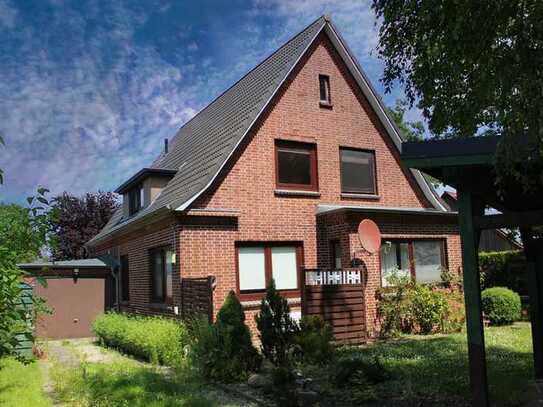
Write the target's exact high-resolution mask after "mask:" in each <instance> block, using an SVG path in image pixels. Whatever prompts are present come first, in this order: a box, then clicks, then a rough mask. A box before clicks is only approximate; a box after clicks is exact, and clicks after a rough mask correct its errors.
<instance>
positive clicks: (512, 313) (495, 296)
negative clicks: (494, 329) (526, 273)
mask: <svg viewBox="0 0 543 407" xmlns="http://www.w3.org/2000/svg"><path fill="white" fill-rule="evenodd" d="M481 301H482V307H483V313H484V315H485V317H486V318H488V319H489V320H490V323H491V324H492V325H507V324H512V323H513V322H514V321H517V320H519V319H520V310H521V304H520V296H519V295H518V294H517V293H516V292H514V291H511V290H510V289H508V288H505V287H492V288H487V289H486V290H483V292H482V293H481Z"/></svg>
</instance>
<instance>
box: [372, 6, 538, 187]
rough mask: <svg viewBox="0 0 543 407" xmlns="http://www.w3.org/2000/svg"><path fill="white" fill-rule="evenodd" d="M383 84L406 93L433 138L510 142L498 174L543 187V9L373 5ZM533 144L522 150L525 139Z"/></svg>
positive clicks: (503, 145)
mask: <svg viewBox="0 0 543 407" xmlns="http://www.w3.org/2000/svg"><path fill="white" fill-rule="evenodd" d="M372 7H373V9H374V11H375V13H376V15H377V17H378V18H379V19H380V20H381V21H382V25H381V27H380V30H379V37H380V38H379V45H378V53H379V56H380V57H381V58H382V59H383V60H384V62H385V69H384V74H383V78H382V79H383V83H384V85H385V89H386V90H387V91H390V90H391V88H392V86H393V85H394V84H395V83H397V82H398V83H400V84H401V85H402V86H403V87H404V88H405V92H406V95H407V98H408V100H409V102H410V104H411V105H412V104H413V103H414V102H415V101H418V107H419V108H420V109H422V112H423V115H424V117H425V118H426V119H428V126H429V129H430V131H431V132H432V133H434V134H436V135H442V136H449V137H466V136H473V135H476V134H480V133H491V134H492V133H494V134H496V133H498V134H503V135H504V142H503V143H501V146H500V151H499V154H500V155H499V159H498V160H497V162H498V163H499V165H498V166H497V171H498V175H499V178H500V179H501V180H502V181H504V180H505V179H508V178H509V177H513V178H514V179H516V180H519V181H521V182H522V185H523V186H524V187H525V189H527V190H530V189H532V188H533V187H534V186H536V185H541V183H542V182H543V166H542V165H541V164H542V161H543V160H542V159H543V116H542V115H541V112H542V111H543V96H542V93H541V89H543V71H542V70H541V66H543V24H541V19H542V18H543V2H542V1H541V0H522V1H511V0H495V1H482V2H481V1H471V0H438V1H434V2H421V1H416V0H399V1H388V0H373V2H372ZM519 136H522V137H525V138H526V143H527V147H528V148H526V143H519V142H518V137H519Z"/></svg>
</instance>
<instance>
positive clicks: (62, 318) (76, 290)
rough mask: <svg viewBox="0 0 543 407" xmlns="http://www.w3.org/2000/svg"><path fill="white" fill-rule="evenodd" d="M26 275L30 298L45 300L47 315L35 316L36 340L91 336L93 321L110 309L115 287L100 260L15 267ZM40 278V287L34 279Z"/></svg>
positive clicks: (109, 269) (28, 264) (111, 277)
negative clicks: (41, 279)
mask: <svg viewBox="0 0 543 407" xmlns="http://www.w3.org/2000/svg"><path fill="white" fill-rule="evenodd" d="M19 268H21V269H22V270H24V271H26V272H28V273H29V276H28V277H27V278H26V280H27V282H28V283H30V285H31V286H32V288H33V295H36V296H40V297H42V298H44V299H45V300H46V303H47V306H48V307H49V308H50V309H51V310H52V313H51V314H46V315H42V316H40V317H39V319H38V321H37V323H36V324H35V327H36V332H35V334H36V337H38V338H40V339H66V338H82V337H89V336H92V335H93V334H92V330H91V324H92V321H93V320H94V318H95V317H96V316H97V315H98V314H100V313H103V312H104V311H106V310H108V309H110V308H112V307H113V306H114V302H115V297H116V296H115V284H114V280H113V275H112V273H111V267H110V266H108V265H107V264H106V263H105V262H104V261H102V260H100V259H83V260H70V261H58V262H36V263H27V264H19ZM36 277H42V278H43V279H44V280H45V282H46V284H45V285H44V286H42V285H41V284H39V283H38V282H37V280H36Z"/></svg>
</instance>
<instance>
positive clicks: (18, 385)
mask: <svg viewBox="0 0 543 407" xmlns="http://www.w3.org/2000/svg"><path fill="white" fill-rule="evenodd" d="M42 384H43V383H42V376H41V372H40V368H39V366H38V364H37V363H36V362H32V363H29V364H23V363H21V362H18V361H17V360H15V359H12V358H4V359H0V405H1V406H6V407H45V406H51V403H50V401H49V399H48V398H47V397H46V396H45V395H44V394H43V390H42Z"/></svg>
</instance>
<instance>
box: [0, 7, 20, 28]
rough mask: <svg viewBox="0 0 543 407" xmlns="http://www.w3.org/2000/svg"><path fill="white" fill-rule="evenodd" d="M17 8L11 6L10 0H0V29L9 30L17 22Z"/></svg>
mask: <svg viewBox="0 0 543 407" xmlns="http://www.w3.org/2000/svg"><path fill="white" fill-rule="evenodd" d="M17 14H18V13H17V9H15V7H13V5H12V4H11V1H9V0H0V29H2V28H6V29H8V30H11V29H13V28H15V24H16V23H17Z"/></svg>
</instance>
